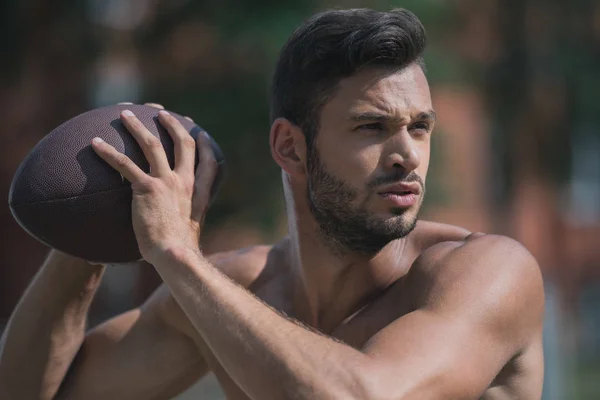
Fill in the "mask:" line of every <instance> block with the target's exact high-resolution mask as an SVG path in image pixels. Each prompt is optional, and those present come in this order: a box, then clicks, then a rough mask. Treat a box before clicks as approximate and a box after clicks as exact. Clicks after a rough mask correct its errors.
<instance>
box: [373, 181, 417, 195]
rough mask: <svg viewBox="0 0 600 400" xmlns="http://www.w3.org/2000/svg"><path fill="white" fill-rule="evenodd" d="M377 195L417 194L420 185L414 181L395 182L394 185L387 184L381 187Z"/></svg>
mask: <svg viewBox="0 0 600 400" xmlns="http://www.w3.org/2000/svg"><path fill="white" fill-rule="evenodd" d="M378 194H379V195H382V196H383V195H394V196H408V195H414V196H418V195H419V194H421V187H420V186H419V184H418V183H416V182H411V183H396V184H394V185H388V186H385V187H383V188H382V189H381V190H380V191H379V192H378Z"/></svg>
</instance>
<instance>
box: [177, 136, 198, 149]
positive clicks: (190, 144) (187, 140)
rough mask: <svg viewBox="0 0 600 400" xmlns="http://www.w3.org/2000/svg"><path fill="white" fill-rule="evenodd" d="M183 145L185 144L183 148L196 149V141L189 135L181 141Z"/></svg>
mask: <svg viewBox="0 0 600 400" xmlns="http://www.w3.org/2000/svg"><path fill="white" fill-rule="evenodd" d="M181 144H183V146H184V147H186V148H188V149H195V148H196V141H195V140H194V138H193V137H191V136H189V135H187V136H185V137H183V138H182V139H181Z"/></svg>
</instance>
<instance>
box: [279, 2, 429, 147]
mask: <svg viewBox="0 0 600 400" xmlns="http://www.w3.org/2000/svg"><path fill="white" fill-rule="evenodd" d="M426 41H427V40H426V34H425V28H424V27H423V25H422V24H421V22H420V21H419V19H418V18H417V17H416V16H415V15H414V14H413V13H411V12H410V11H408V10H405V9H395V10H392V11H389V12H380V11H375V10H369V9H352V10H330V11H325V12H321V13H319V14H316V15H314V16H313V17H311V18H310V19H308V20H307V21H305V22H304V23H303V24H302V25H301V26H300V27H298V28H297V29H296V31H294V33H293V34H292V36H291V37H290V38H289V39H288V41H287V42H286V44H285V45H284V46H283V48H282V50H281V53H280V55H279V59H278V61H277V64H276V67H275V73H274V75H273V81H272V86H271V122H273V121H274V120H275V119H277V118H286V119H288V120H289V121H290V122H292V123H293V124H295V125H296V126H298V127H300V128H301V129H302V130H303V132H304V134H305V135H306V136H307V144H308V145H309V146H311V145H312V142H313V141H314V138H315V136H316V133H317V131H318V128H319V118H320V115H321V109H322V107H323V106H324V105H325V104H326V103H327V101H328V100H329V99H330V98H331V97H332V96H333V94H334V92H335V88H336V87H337V85H338V83H339V81H340V80H341V79H343V78H347V77H349V76H351V75H353V74H355V73H356V72H358V71H359V70H360V69H361V68H363V67H368V66H376V67H388V68H393V69H398V70H400V69H403V68H405V67H406V66H408V65H410V64H412V63H415V62H416V63H419V64H420V65H421V67H424V65H423V59H422V55H423V51H424V50H425V46H426Z"/></svg>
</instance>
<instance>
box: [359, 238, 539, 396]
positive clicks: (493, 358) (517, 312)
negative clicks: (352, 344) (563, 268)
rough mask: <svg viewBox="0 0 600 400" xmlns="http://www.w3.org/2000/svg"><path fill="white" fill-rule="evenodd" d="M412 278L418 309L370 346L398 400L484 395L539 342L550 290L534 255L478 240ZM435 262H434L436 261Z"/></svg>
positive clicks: (379, 375)
mask: <svg viewBox="0 0 600 400" xmlns="http://www.w3.org/2000/svg"><path fill="white" fill-rule="evenodd" d="M424 261H425V262H426V264H427V265H426V266H423V265H417V267H416V268H418V269H415V273H414V274H413V275H412V276H411V277H410V278H409V279H408V280H407V282H406V287H407V288H408V290H415V288H417V289H416V290H418V291H419V293H421V294H422V295H421V296H418V295H414V296H413V298H416V299H417V302H416V304H415V307H414V311H412V312H411V313H409V314H407V315H404V316H403V317H401V318H399V319H397V320H396V321H394V322H393V323H391V324H390V325H388V326H387V327H386V328H384V329H383V330H381V331H380V332H379V333H377V334H376V335H375V336H373V337H372V338H371V339H370V340H369V342H367V344H366V345H365V348H364V349H363V351H364V353H365V354H367V355H368V356H369V360H370V361H373V362H370V363H369V365H370V366H371V367H372V369H374V370H375V371H376V372H375V373H372V374H370V377H371V378H373V379H374V380H375V381H379V385H378V386H379V387H384V388H386V389H389V390H397V391H398V393H399V394H400V395H399V396H398V398H403V399H404V398H406V399H412V398H447V399H469V398H478V396H480V395H481V394H482V393H483V392H484V391H485V390H486V389H487V387H489V385H490V384H491V383H492V381H493V380H494V378H495V377H496V375H497V374H498V373H499V372H500V370H501V369H502V368H503V367H504V366H505V365H506V363H508V362H509V361H510V359H512V358H513V357H514V356H515V355H517V354H518V353H519V352H520V351H521V350H523V349H524V348H525V347H526V346H527V345H528V344H530V343H531V341H532V340H533V338H534V337H537V335H538V334H539V331H540V330H541V325H542V316H543V285H542V281H541V275H540V273H539V268H538V267H537V263H536V262H535V260H534V259H533V258H532V257H531V256H530V255H529V253H528V252H527V251H526V250H524V249H523V248H522V247H520V246H519V245H518V244H516V243H515V242H512V241H510V240H507V239H504V238H498V237H489V238H481V239H475V240H473V242H472V243H469V244H468V245H464V246H463V247H460V248H456V249H455V250H453V251H452V252H450V253H448V254H447V255H446V256H445V257H442V258H439V259H438V260H437V262H435V260H434V261H432V260H424ZM430 261H431V262H430Z"/></svg>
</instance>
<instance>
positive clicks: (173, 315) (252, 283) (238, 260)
mask: <svg viewBox="0 0 600 400" xmlns="http://www.w3.org/2000/svg"><path fill="white" fill-rule="evenodd" d="M285 242H286V239H284V240H282V241H281V242H279V243H276V244H274V245H259V246H252V247H247V248H243V249H236V250H231V251H225V252H219V253H214V254H210V255H207V258H208V260H209V261H210V262H211V263H212V264H213V266H214V267H215V268H216V269H218V270H219V271H221V272H222V273H223V274H224V275H225V276H227V277H228V278H229V279H231V280H232V281H234V282H236V283H237V284H239V285H240V286H242V287H244V288H246V289H248V290H251V291H255V290H256V289H257V288H258V287H260V286H261V285H263V284H265V283H266V282H268V281H270V280H271V279H272V278H273V277H274V276H275V275H276V274H277V271H278V270H279V268H278V266H279V265H281V264H280V263H278V262H277V261H278V259H279V258H281V257H282V256H281V253H283V250H282V248H283V246H284V244H285ZM144 308H146V309H148V310H154V311H155V312H156V313H157V315H159V317H160V318H161V319H162V320H164V321H165V322H166V323H167V325H169V326H171V327H173V328H175V329H176V330H177V331H181V332H183V333H185V334H186V335H187V336H190V337H194V336H195V329H194V328H193V327H192V325H191V323H190V322H189V320H188V318H187V317H186V316H185V314H184V313H183V311H182V310H181V308H180V307H179V304H177V301H176V300H175V298H174V297H173V296H172V295H171V292H170V291H169V288H168V287H167V286H166V285H165V284H162V285H161V286H160V287H159V288H158V289H157V290H156V291H155V292H154V294H153V295H152V296H151V297H150V298H149V299H148V300H147V301H146V303H145V305H144Z"/></svg>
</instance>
